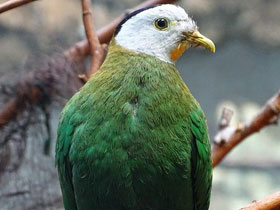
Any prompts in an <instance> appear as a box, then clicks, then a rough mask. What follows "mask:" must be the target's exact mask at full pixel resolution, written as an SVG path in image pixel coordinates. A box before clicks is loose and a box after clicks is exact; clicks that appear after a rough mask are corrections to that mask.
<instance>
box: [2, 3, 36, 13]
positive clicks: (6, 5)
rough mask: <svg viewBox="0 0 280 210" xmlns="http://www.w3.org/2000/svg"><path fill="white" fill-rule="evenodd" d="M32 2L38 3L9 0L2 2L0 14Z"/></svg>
mask: <svg viewBox="0 0 280 210" xmlns="http://www.w3.org/2000/svg"><path fill="white" fill-rule="evenodd" d="M33 1H38V0H10V1H7V2H4V3H3V4H0V14H1V13H3V12H6V11H8V10H11V9H14V8H16V7H20V6H22V5H25V4H28V3H31V2H33Z"/></svg>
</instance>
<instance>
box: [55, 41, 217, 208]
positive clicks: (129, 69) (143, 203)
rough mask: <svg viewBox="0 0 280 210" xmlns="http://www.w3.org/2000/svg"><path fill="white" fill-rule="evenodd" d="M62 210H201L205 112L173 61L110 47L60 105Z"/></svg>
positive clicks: (207, 170)
mask: <svg viewBox="0 0 280 210" xmlns="http://www.w3.org/2000/svg"><path fill="white" fill-rule="evenodd" d="M56 164H57V167H58V172H59V178H60V183H61V189H62V192H63V200H64V205H65V209H66V210H75V209H78V210H146V209H147V210H148V209H150V210H207V209H208V206H209V199H210V190H211V179H212V173H211V160H210V145H209V141H208V132H207V126H206V122H205V118H204V114H203V112H202V110H201V108H200V106H199V104H198V103H197V102H196V100H195V99H194V98H193V96H192V95H191V93H190V91H189V90H188V88H187V87H186V85H185V84H184V82H183V80H182V79H181V77H180V75H179V73H178V71H177V69H176V68H175V66H174V65H173V64H170V63H167V62H163V61H161V60H159V59H158V58H156V57H153V56H149V55H145V54H142V53H134V52H132V51H129V50H126V49H124V48H122V47H120V46H118V45H116V44H115V43H114V42H113V43H112V44H111V46H110V49H109V54H108V56H107V59H106V60H105V62H104V64H103V65H102V67H101V69H100V70H99V71H98V72H97V73H96V74H95V75H94V76H93V77H92V78H91V79H90V80H89V81H88V82H87V83H86V85H85V86H84V87H83V88H82V89H81V90H80V91H79V92H78V93H77V94H75V95H74V96H73V98H72V99H71V100H70V101H69V102H68V104H67V105H66V107H65V108H64V110H63V112H62V114H61V118H60V124H59V128H58V139H57V147H56Z"/></svg>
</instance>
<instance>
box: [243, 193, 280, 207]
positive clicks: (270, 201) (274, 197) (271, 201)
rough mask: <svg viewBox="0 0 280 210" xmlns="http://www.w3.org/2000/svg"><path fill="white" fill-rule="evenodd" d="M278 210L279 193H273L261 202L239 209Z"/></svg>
mask: <svg viewBox="0 0 280 210" xmlns="http://www.w3.org/2000/svg"><path fill="white" fill-rule="evenodd" d="M279 209H280V191H278V192H276V193H273V194H271V195H269V196H267V197H265V198H263V199H261V200H258V201H253V202H252V204H250V205H248V206H246V207H244V208H241V209H240V210H279Z"/></svg>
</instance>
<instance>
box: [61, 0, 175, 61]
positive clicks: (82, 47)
mask: <svg viewBox="0 0 280 210" xmlns="http://www.w3.org/2000/svg"><path fill="white" fill-rule="evenodd" d="M177 1H178V0H147V1H145V2H143V3H141V4H139V5H137V6H136V7H134V8H132V9H130V10H129V11H133V10H137V9H140V8H143V7H149V6H152V5H155V4H172V3H175V2H177ZM124 16H125V15H121V16H119V17H117V18H116V19H114V20H113V21H112V22H111V23H109V24H108V25H106V26H104V27H103V28H101V29H100V30H98V31H97V37H98V39H99V42H100V43H101V44H106V43H109V41H110V40H111V38H112V36H113V33H114V31H115V28H116V27H117V26H118V24H119V23H120V22H121V21H122V19H123V18H124ZM64 54H65V55H66V56H70V57H72V58H74V59H75V60H79V59H82V58H84V57H85V56H87V55H89V54H90V47H89V43H88V41H87V40H82V41H80V42H78V43H76V44H75V45H74V46H72V47H71V48H70V49H68V50H66V51H64Z"/></svg>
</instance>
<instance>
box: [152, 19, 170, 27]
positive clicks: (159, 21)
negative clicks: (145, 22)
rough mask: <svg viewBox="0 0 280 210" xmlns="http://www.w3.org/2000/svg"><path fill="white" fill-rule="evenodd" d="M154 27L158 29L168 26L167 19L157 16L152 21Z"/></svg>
mask: <svg viewBox="0 0 280 210" xmlns="http://www.w3.org/2000/svg"><path fill="white" fill-rule="evenodd" d="M154 24H155V27H156V28H157V29H159V30H164V29H166V28H168V20H167V19H166V18H158V19H156V20H155V21H154Z"/></svg>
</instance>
